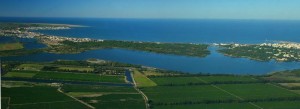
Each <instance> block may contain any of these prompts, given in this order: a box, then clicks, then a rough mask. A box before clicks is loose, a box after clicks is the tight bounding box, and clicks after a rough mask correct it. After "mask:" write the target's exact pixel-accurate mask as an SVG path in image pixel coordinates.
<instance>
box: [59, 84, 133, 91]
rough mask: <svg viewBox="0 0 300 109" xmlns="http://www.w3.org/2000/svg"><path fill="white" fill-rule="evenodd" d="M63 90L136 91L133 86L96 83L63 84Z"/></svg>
mask: <svg viewBox="0 0 300 109" xmlns="http://www.w3.org/2000/svg"><path fill="white" fill-rule="evenodd" d="M62 90H63V91H64V92H111V93H114V92H122V93H136V90H135V89H134V88H133V87H117V86H115V87H112V86H96V85H63V86H62Z"/></svg>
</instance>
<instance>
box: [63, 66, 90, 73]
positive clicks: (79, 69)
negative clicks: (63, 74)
mask: <svg viewBox="0 0 300 109" xmlns="http://www.w3.org/2000/svg"><path fill="white" fill-rule="evenodd" d="M58 70H69V71H81V72H92V71H94V68H90V67H80V66H60V67H58Z"/></svg>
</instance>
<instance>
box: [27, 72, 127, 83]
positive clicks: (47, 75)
mask: <svg viewBox="0 0 300 109" xmlns="http://www.w3.org/2000/svg"><path fill="white" fill-rule="evenodd" d="M33 78H39V79H53V80H68V81H93V82H112V83H124V82H125V81H124V76H110V75H98V74H82V73H62V72H60V73H57V72H40V73H38V74H36V75H35V76H34V77H33Z"/></svg>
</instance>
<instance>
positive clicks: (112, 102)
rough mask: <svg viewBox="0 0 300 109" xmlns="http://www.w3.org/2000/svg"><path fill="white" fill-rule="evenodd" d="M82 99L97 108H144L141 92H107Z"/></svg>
mask: <svg viewBox="0 0 300 109" xmlns="http://www.w3.org/2000/svg"><path fill="white" fill-rule="evenodd" d="M80 99H81V100H83V101H85V102H87V103H89V104H91V105H92V106H94V107H96V108H97V109H144V108H145V102H144V100H143V98H142V96H141V95H140V94H138V93H137V94H106V95H102V96H98V97H82V98H80Z"/></svg>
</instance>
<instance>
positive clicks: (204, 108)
mask: <svg viewBox="0 0 300 109" xmlns="http://www.w3.org/2000/svg"><path fill="white" fill-rule="evenodd" d="M153 109H258V108H256V107H255V106H253V105H251V104H249V103H219V104H188V105H161V106H154V107H153Z"/></svg>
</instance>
